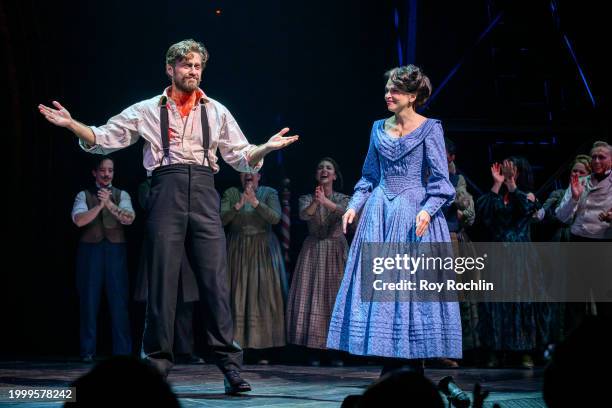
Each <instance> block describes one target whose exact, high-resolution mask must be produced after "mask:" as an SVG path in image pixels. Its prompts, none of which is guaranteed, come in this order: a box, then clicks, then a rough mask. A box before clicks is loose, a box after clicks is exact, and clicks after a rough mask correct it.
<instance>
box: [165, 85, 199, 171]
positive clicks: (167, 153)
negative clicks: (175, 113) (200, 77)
mask: <svg viewBox="0 0 612 408" xmlns="http://www.w3.org/2000/svg"><path fill="white" fill-rule="evenodd" d="M167 102H168V98H167V97H165V96H163V97H162V99H161V104H160V106H159V126H160V135H161V139H162V147H163V150H164V155H163V157H162V164H163V161H164V159H166V158H167V159H168V164H170V137H169V135H168V129H169V122H168V106H167V105H166V103H167ZM200 121H201V122H202V146H204V158H205V159H206V163H207V166H208V167H210V160H209V159H208V149H209V148H210V128H209V127H208V115H207V113H206V106H205V105H204V100H203V99H202V100H201V101H200Z"/></svg>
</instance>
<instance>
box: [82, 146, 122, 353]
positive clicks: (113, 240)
mask: <svg viewBox="0 0 612 408" xmlns="http://www.w3.org/2000/svg"><path fill="white" fill-rule="evenodd" d="M92 174H93V176H94V178H95V185H94V186H92V187H91V188H89V189H87V190H83V191H81V192H80V193H79V194H78V195H77V196H76V199H75V200H74V206H73V207H72V221H73V222H74V223H75V224H76V225H77V226H78V227H80V228H82V231H83V232H82V233H81V239H80V241H79V247H78V252H77V275H76V280H77V291H78V294H79V312H80V324H79V331H80V349H81V350H80V352H81V359H82V361H83V362H86V363H91V362H93V357H94V355H95V353H96V332H97V330H96V327H97V325H96V323H97V318H98V310H99V309H100V298H101V296H102V288H103V287H104V288H105V289H106V298H107V299H108V306H109V309H110V316H111V322H112V331H113V354H116V355H122V354H130V353H131V352H132V340H131V337H130V323H129V319H128V273H127V262H126V244H125V234H124V231H123V226H124V225H130V224H131V223H132V222H133V221H134V209H133V208H132V202H131V200H130V196H129V194H128V193H126V192H125V191H121V190H119V189H118V188H115V187H114V186H113V185H112V182H113V175H114V163H113V160H112V159H111V158H110V157H108V156H102V157H101V158H100V159H99V160H97V161H96V163H95V166H94V167H93V169H92Z"/></svg>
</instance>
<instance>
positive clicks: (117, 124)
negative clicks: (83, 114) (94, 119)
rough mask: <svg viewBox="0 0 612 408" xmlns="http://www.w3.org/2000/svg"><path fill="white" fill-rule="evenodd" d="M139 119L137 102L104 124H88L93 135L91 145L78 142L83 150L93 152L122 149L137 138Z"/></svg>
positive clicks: (140, 115)
mask: <svg viewBox="0 0 612 408" xmlns="http://www.w3.org/2000/svg"><path fill="white" fill-rule="evenodd" d="M141 120H142V114H141V109H140V107H139V104H138V103H137V104H134V105H132V106H130V107H128V108H126V109H125V110H124V111H123V112H121V113H120V114H118V115H115V116H113V117H112V118H110V119H109V120H108V122H107V123H106V124H105V125H102V126H90V129H91V130H92V132H93V134H94V136H95V144H94V145H93V146H89V145H88V144H87V143H85V142H83V141H82V140H80V141H79V144H80V146H81V148H82V149H83V150H85V151H86V152H89V153H94V154H109V153H112V152H114V151H116V150H120V149H123V148H125V147H128V146H130V145H132V144H134V143H136V141H137V140H138V138H139V136H140V134H139V124H140V122H141Z"/></svg>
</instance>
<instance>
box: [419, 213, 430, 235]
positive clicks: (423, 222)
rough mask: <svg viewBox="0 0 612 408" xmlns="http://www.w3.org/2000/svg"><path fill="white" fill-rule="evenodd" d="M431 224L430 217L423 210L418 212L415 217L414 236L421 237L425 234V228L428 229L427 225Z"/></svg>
mask: <svg viewBox="0 0 612 408" xmlns="http://www.w3.org/2000/svg"><path fill="white" fill-rule="evenodd" d="M430 222H431V216H430V215H429V213H428V212H427V211H425V210H421V211H419V213H418V214H417V216H416V235H417V237H419V238H420V237H422V236H423V235H425V232H427V227H429V223H430Z"/></svg>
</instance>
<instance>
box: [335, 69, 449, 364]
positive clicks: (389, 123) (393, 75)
mask: <svg viewBox="0 0 612 408" xmlns="http://www.w3.org/2000/svg"><path fill="white" fill-rule="evenodd" d="M386 77H387V78H388V81H387V85H386V89H385V101H386V103H387V109H388V110H389V111H391V112H392V113H393V116H391V117H390V118H388V119H381V120H378V121H375V122H374V125H373V127H372V132H371V135H370V146H369V149H368V153H367V156H366V159H365V163H364V165H363V171H362V177H361V179H360V180H359V182H358V183H357V185H356V186H355V192H354V195H353V198H352V199H351V201H350V203H349V205H348V207H347V211H346V213H345V214H344V217H343V226H344V229H345V232H346V226H347V224H350V223H352V222H353V220H354V219H355V217H356V214H357V213H359V212H360V211H362V214H361V216H360V220H359V224H358V226H357V230H356V233H355V237H354V240H353V243H352V245H351V248H350V251H349V256H348V260H347V263H346V269H345V273H344V278H343V280H342V283H341V286H340V290H339V292H338V296H337V298H336V304H335V306H334V312H333V315H332V319H331V322H330V327H329V335H328V339H327V346H328V347H329V348H332V349H339V350H344V351H348V352H349V353H352V354H357V355H369V356H381V357H388V358H389V359H385V365H384V367H383V374H384V373H385V372H387V371H389V370H391V369H393V368H396V367H398V366H412V367H413V368H414V369H416V370H418V371H420V372H422V369H423V363H422V361H423V359H426V358H435V357H446V358H461V319H460V316H459V305H458V303H456V302H415V301H395V302H377V301H368V299H362V294H361V253H362V244H364V243H369V242H381V243H382V242H384V243H409V242H450V235H449V232H448V227H447V224H446V220H445V219H444V215H443V213H442V207H443V206H445V205H449V204H450V203H451V202H452V200H453V198H454V194H455V189H454V188H453V186H452V184H451V183H450V181H449V179H448V166H447V159H446V151H445V147H444V134H443V131H442V126H441V124H440V121H439V120H435V119H429V118H426V117H424V116H422V115H420V114H418V113H417V112H416V111H415V108H417V107H419V106H421V105H422V104H423V103H424V102H425V101H426V100H427V98H428V97H429V95H430V94H431V85H430V82H429V79H428V78H427V76H425V75H424V74H423V73H422V72H421V70H420V69H419V68H418V67H415V66H414V65H408V66H403V67H399V68H395V69H392V70H391V71H389V72H387V73H386Z"/></svg>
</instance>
